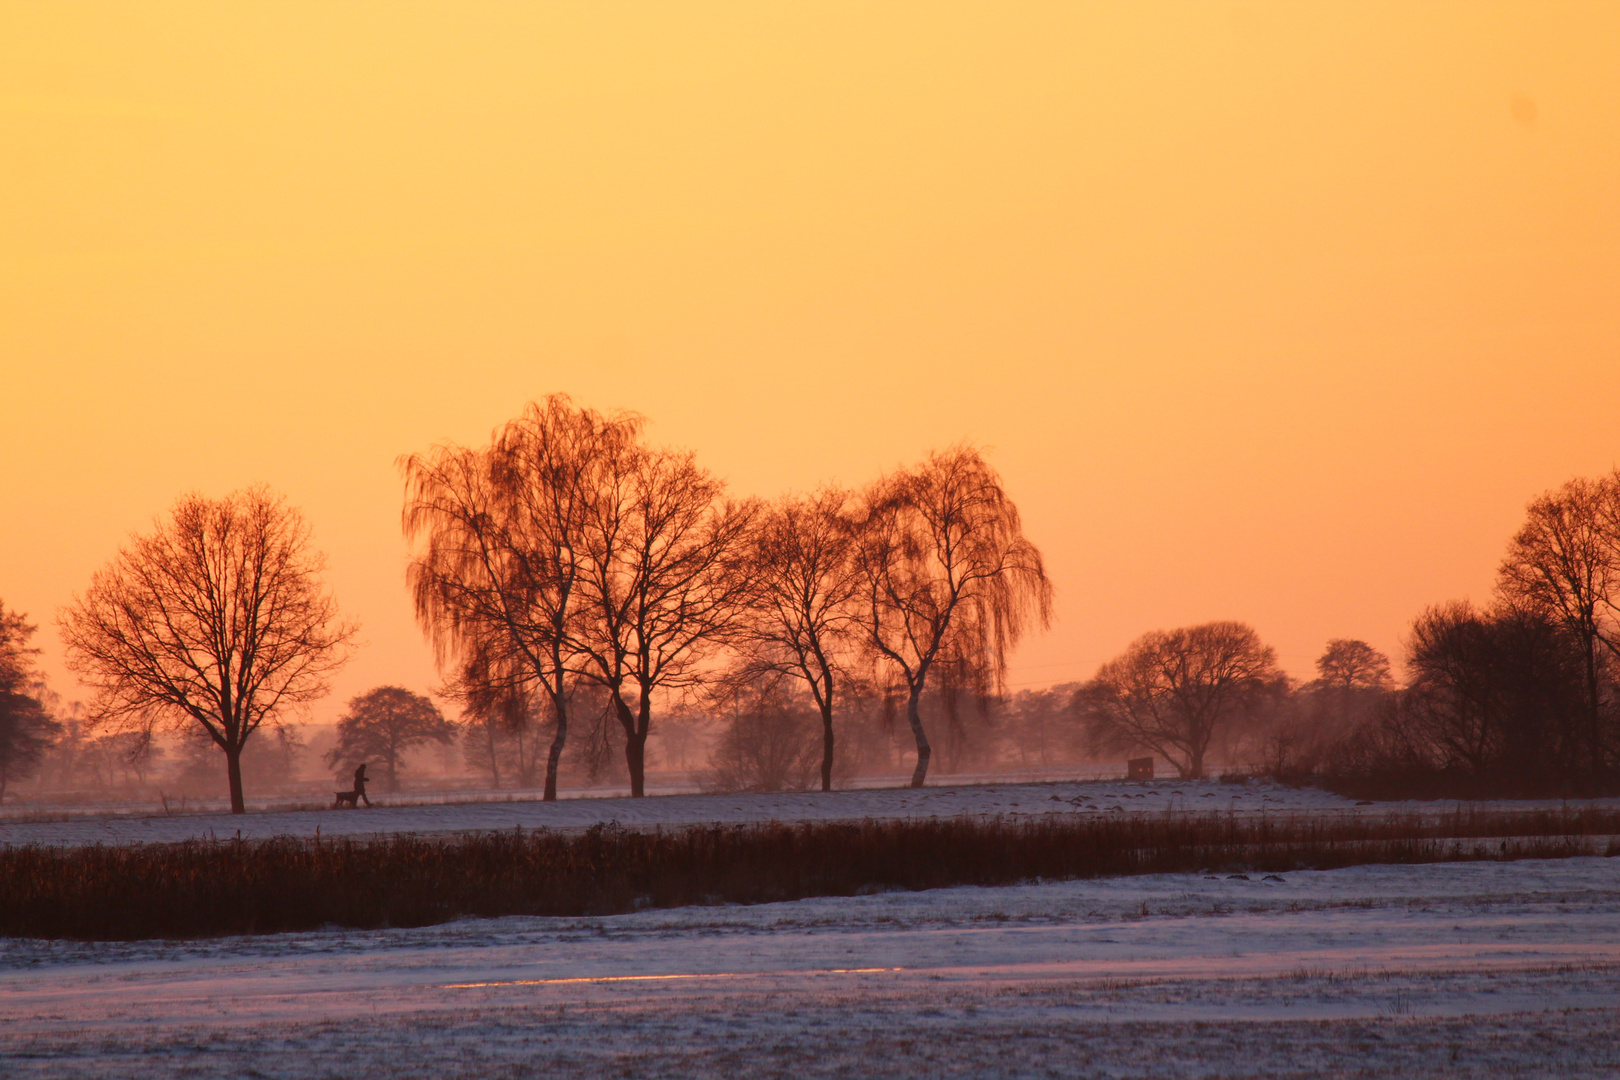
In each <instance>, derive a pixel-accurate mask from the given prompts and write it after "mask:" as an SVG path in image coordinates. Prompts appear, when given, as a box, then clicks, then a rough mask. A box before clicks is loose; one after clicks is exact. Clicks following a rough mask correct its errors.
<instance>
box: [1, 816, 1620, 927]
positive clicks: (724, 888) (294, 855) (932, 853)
mask: <svg viewBox="0 0 1620 1080" xmlns="http://www.w3.org/2000/svg"><path fill="white" fill-rule="evenodd" d="M1616 834H1620V810H1615V809H1609V808H1582V809H1573V810H1531V811H1513V810H1498V809H1461V810H1458V811H1455V812H1452V813H1446V814H1438V815H1436V814H1391V815H1382V816H1341V815H1331V816H1326V817H1311V816H1306V815H1286V816H1280V817H1250V816H1238V815H1230V814H1181V813H1171V814H1164V815H1153V816H1135V815H1132V816H1123V815H1122V816H1118V817H1107V818H1098V817H1096V816H1085V817H1080V816H1061V817H1060V816H1051V817H1042V818H1036V819H1009V818H973V817H963V818H935V819H912V820H886V821H863V822H806V823H792V824H784V823H777V822H771V823H768V824H760V825H744V826H707V827H703V826H698V827H689V828H681V829H674V830H658V831H652V832H642V831H630V830H625V829H620V828H617V827H614V826H606V827H601V826H598V827H595V828H592V829H590V830H587V831H586V832H584V833H562V832H551V831H539V832H521V831H516V832H509V833H508V832H503V833H484V834H478V835H471V836H460V837H452V838H435V839H427V838H420V837H414V836H398V837H393V838H388V839H378V840H349V839H345V840H318V839H317V840H311V839H302V838H291V837H283V838H277V839H272V840H263V841H231V840H226V841H188V842H185V843H178V844H145V845H129V846H117V847H101V846H95V847H78V848H53V847H40V846H29V847H11V848H0V934H4V935H10V936H29V937H61V938H79V939H91V940H94V939H104V940H105V939H133V938H151V937H196V936H208V935H218V934H262V933H276V932H282V931H294V930H312V929H318V928H321V927H326V926H340V927H354V928H375V927H388V926H423V925H428V924H432V923H439V922H445V921H448V920H450V919H455V918H459V917H463V916H497V915H587V914H612V913H617V912H626V911H634V910H637V909H640V908H644V907H677V906H682V905H689V904H712V903H765V902H770V901H777V900H793V899H800V898H803V897H808V896H847V895H853V894H856V893H860V892H870V891H874V890H883V889H929V888H939V887H943V886H950V885H1006V884H1013V883H1017V882H1022V881H1030V880H1034V879H1038V878H1046V879H1055V878H1078V877H1098V876H1112V875H1125V874H1153V873H1171V872H1187V871H1197V870H1207V869H1218V870H1220V871H1222V872H1228V871H1237V870H1252V871H1259V872H1276V871H1287V870H1298V869H1307V868H1309V869H1332V868H1335V867H1342V866H1352V865H1358V864H1365V863H1428V862H1447V861H1458V860H1474V859H1523V858H1563V857H1569V856H1575V855H1616V854H1620V841H1617V840H1616V839H1615V836H1616Z"/></svg>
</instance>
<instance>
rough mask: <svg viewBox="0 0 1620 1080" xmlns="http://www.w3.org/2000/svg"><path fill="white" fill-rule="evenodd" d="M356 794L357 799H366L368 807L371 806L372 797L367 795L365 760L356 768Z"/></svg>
mask: <svg viewBox="0 0 1620 1080" xmlns="http://www.w3.org/2000/svg"><path fill="white" fill-rule="evenodd" d="M354 795H355V798H357V799H365V800H366V807H367V808H368V809H369V808H370V806H371V799H370V798H369V797H367V795H366V763H365V762H363V761H362V762H361V763H360V766H359V768H357V769H355V770H354Z"/></svg>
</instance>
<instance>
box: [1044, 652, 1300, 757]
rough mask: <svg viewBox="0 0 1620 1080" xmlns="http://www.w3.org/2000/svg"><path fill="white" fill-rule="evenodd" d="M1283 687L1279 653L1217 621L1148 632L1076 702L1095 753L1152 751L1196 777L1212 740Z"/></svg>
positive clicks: (1085, 687) (1100, 672)
mask: <svg viewBox="0 0 1620 1080" xmlns="http://www.w3.org/2000/svg"><path fill="white" fill-rule="evenodd" d="M1285 686H1286V680H1285V677H1284V676H1283V674H1282V672H1281V670H1280V669H1279V668H1278V667H1277V656H1276V653H1274V652H1273V651H1272V649H1271V647H1270V646H1268V645H1265V644H1263V643H1262V642H1261V641H1260V637H1259V635H1258V634H1256V633H1255V632H1254V630H1253V629H1252V628H1251V627H1249V626H1246V625H1245V624H1243V623H1240V622H1212V623H1204V624H1203V625H1201V626H1193V627H1188V628H1186V629H1181V630H1154V631H1152V632H1150V633H1147V634H1143V635H1142V636H1141V637H1139V638H1137V639H1136V640H1135V641H1134V642H1132V643H1131V645H1130V647H1129V648H1127V649H1126V650H1125V652H1124V653H1122V654H1121V655H1120V656H1118V657H1116V658H1115V659H1113V660H1110V661H1108V662H1107V663H1106V664H1104V665H1103V666H1102V667H1101V668H1099V669H1098V671H1097V675H1096V677H1095V678H1093V679H1092V680H1091V681H1090V682H1088V683H1086V684H1085V685H1083V686H1082V687H1081V688H1080V690H1079V692H1078V694H1077V695H1076V699H1075V701H1076V708H1077V709H1078V710H1079V714H1080V717H1081V720H1082V722H1083V724H1084V725H1085V726H1086V728H1087V730H1088V733H1089V735H1090V737H1091V740H1092V743H1093V746H1094V747H1096V748H1098V749H1101V748H1114V749H1121V750H1129V749H1134V748H1138V747H1140V748H1145V749H1149V750H1152V751H1154V752H1156V753H1158V754H1160V755H1161V756H1163V757H1164V758H1165V760H1167V761H1169V762H1170V764H1171V765H1173V766H1174V767H1175V769H1176V771H1177V773H1179V774H1180V775H1181V776H1182V777H1183V778H1185V779H1197V778H1200V777H1202V776H1203V775H1204V758H1205V755H1206V754H1207V753H1208V751H1209V745H1210V742H1211V740H1213V739H1214V738H1215V736H1216V735H1217V734H1218V733H1220V732H1221V731H1222V729H1223V728H1225V727H1226V726H1228V725H1231V724H1233V723H1236V722H1238V721H1241V720H1243V719H1246V718H1248V717H1250V716H1252V715H1254V713H1255V712H1256V710H1257V709H1259V708H1260V707H1262V706H1263V705H1264V704H1265V703H1266V702H1267V701H1268V700H1269V699H1272V698H1274V697H1275V696H1276V695H1277V694H1278V693H1279V691H1280V690H1282V689H1283V688H1284V687H1285Z"/></svg>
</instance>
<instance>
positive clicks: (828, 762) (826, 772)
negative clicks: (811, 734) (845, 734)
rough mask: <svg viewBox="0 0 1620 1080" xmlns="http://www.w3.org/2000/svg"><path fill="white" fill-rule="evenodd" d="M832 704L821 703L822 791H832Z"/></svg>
mask: <svg viewBox="0 0 1620 1080" xmlns="http://www.w3.org/2000/svg"><path fill="white" fill-rule="evenodd" d="M832 720H833V711H832V702H831V701H824V702H822V703H821V790H822V791H831V790H832V759H833V726H832Z"/></svg>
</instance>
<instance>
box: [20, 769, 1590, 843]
mask: <svg viewBox="0 0 1620 1080" xmlns="http://www.w3.org/2000/svg"><path fill="white" fill-rule="evenodd" d="M1596 801H1597V802H1599V803H1603V804H1606V805H1613V806H1620V799H1609V800H1596ZM377 802H378V805H377V806H375V807H373V808H371V809H369V810H368V809H364V808H362V809H360V810H302V811H279V812H269V813H250V814H245V815H240V816H233V815H231V814H224V813H209V814H175V815H161V814H158V815H149V816H129V815H114V816H106V817H78V818H73V819H71V820H65V821H42V822H28V823H20V822H4V823H0V844H57V845H73V844H94V843H107V844H128V843H143V842H155V841H170V840H185V839H193V838H197V839H201V838H208V837H215V838H218V839H225V838H227V837H235V836H236V835H238V832H240V835H241V836H242V837H243V838H244V839H261V838H266V837H271V836H314V835H315V833H316V830H317V829H319V830H320V835H322V836H325V837H333V836H371V835H379V834H390V833H406V832H409V833H421V834H432V833H439V834H443V833H456V832H488V831H491V830H511V829H514V828H520V827H521V828H523V829H538V828H552V829H582V828H586V827H588V826H591V825H595V824H598V823H604V822H617V823H619V824H620V825H622V826H624V827H626V828H652V827H655V826H666V827H667V826H680V825H693V824H703V823H711V822H721V823H743V822H758V821H771V820H776V821H832V820H848V819H862V818H910V817H954V816H957V815H963V814H982V815H996V814H1000V815H1007V816H1026V815H1039V814H1052V813H1063V814H1074V813H1082V814H1086V813H1096V814H1112V813H1142V812H1162V811H1164V810H1168V809H1178V810H1188V811H1208V810H1220V811H1223V812H1225V811H1229V810H1230V811H1237V812H1239V813H1262V812H1268V813H1280V812H1307V811H1308V812H1312V813H1323V812H1333V811H1342V812H1373V813H1387V812H1390V811H1399V810H1414V811H1423V812H1434V811H1437V810H1449V809H1451V808H1452V807H1453V806H1455V804H1454V803H1437V802H1414V803H1376V804H1369V805H1360V806H1358V805H1357V803H1355V802H1354V801H1353V800H1349V799H1344V798H1341V797H1339V796H1337V795H1333V794H1331V793H1329V792H1326V791H1322V790H1320V789H1316V788H1287V787H1282V786H1279V785H1275V784H1269V783H1250V784H1222V783H1218V782H1215V781H1182V780H1155V781H1150V782H1147V783H1129V782H1125V781H1069V782H1051V783H1034V784H1031V783H1006V784H994V783H992V784H971V785H969V784H964V785H956V786H950V785H942V786H938V787H925V788H918V789H912V788H903V787H894V788H878V789H864V790H862V789H855V790H845V791H835V792H831V793H829V794H822V793H820V792H785V793H780V794H772V795H746V794H744V795H663V796H658V797H656V798H645V799H630V798H582V799H561V800H559V801H557V802H553V803H543V802H539V801H529V802H468V803H444V804H438V805H407V806H389V805H387V802H388V800H387V798H386V797H380V798H379V799H378V800H377ZM1504 805H1511V806H1514V807H1520V808H1529V807H1532V806H1538V805H1547V806H1556V805H1559V804H1557V803H1528V802H1514V803H1511V804H1504Z"/></svg>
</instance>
